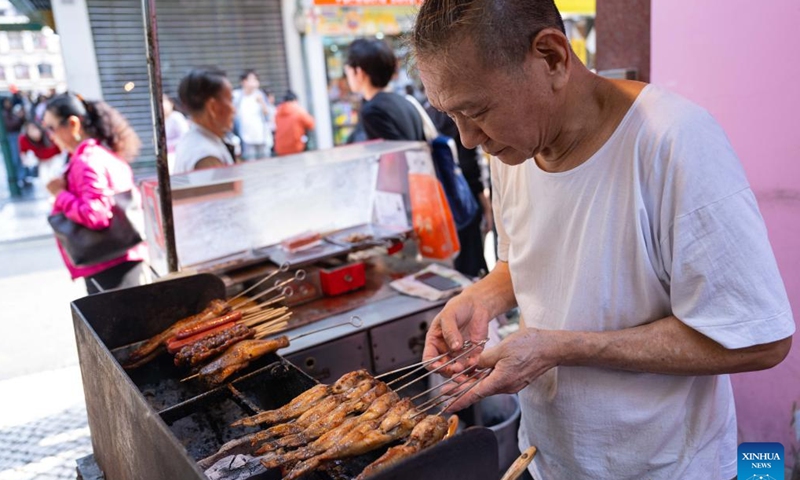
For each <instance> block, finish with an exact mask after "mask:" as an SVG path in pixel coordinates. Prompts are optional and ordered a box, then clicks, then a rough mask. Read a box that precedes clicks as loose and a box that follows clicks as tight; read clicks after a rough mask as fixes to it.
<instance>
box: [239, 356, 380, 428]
mask: <svg viewBox="0 0 800 480" xmlns="http://www.w3.org/2000/svg"><path fill="white" fill-rule="evenodd" d="M366 378H372V375H370V374H369V372H367V371H366V370H356V371H355V372H349V373H346V374H344V375H342V376H341V378H339V380H337V381H336V383H334V384H333V385H316V386H314V387H312V388H310V389H308V390H306V391H305V392H303V393H301V394H300V395H298V396H296V397H295V398H294V399H292V401H291V402H289V403H287V404H286V405H284V406H282V407H281V408H278V409H275V410H268V411H266V412H261V413H258V414H256V415H253V416H252V417H247V418H243V419H241V420H237V421H235V422H233V424H231V426H232V427H241V426H245V427H254V426H256V425H258V424H261V423H263V424H267V425H273V424H276V423H281V422H287V421H289V420H292V419H294V418H297V417H299V416H300V415H302V414H303V413H304V412H305V411H306V410H308V409H309V408H311V407H312V406H313V405H314V404H316V403H317V402H319V401H320V400H321V399H323V398H325V397H327V396H328V395H337V394H340V393H344V392H346V391H348V390H350V389H351V388H353V387H355V386H356V385H357V384H358V383H359V382H361V381H362V380H364V379H366Z"/></svg>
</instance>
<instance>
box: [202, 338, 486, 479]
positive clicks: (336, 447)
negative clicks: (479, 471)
mask: <svg viewBox="0 0 800 480" xmlns="http://www.w3.org/2000/svg"><path fill="white" fill-rule="evenodd" d="M484 343H485V342H478V343H472V342H466V343H465V344H464V346H463V348H462V349H461V350H459V351H458V352H452V353H448V354H444V355H442V356H439V357H437V358H434V359H431V360H428V361H426V362H421V363H418V364H415V365H411V366H408V367H404V368H403V369H400V370H395V371H393V372H388V373H386V374H383V375H380V376H377V377H373V376H372V375H370V374H369V373H368V372H366V371H365V370H358V371H355V372H350V373H347V374H345V375H343V376H342V377H341V378H340V379H339V380H337V381H336V382H335V383H334V384H332V385H317V386H315V387H312V388H311V389H309V390H306V391H305V392H303V393H302V394H300V395H298V396H297V397H295V398H294V399H293V400H292V401H290V402H289V403H288V404H286V405H284V406H283V407H281V408H279V409H276V410H269V411H264V412H259V413H257V414H256V415H253V416H251V417H247V418H243V419H241V420H238V421H236V422H235V423H233V425H232V426H234V427H238V426H246V427H254V426H259V427H260V428H262V429H261V430H259V431H257V432H255V433H251V434H248V435H246V436H244V437H242V438H239V439H236V440H233V441H231V442H228V443H227V444H225V445H223V446H222V448H221V449H220V450H219V451H218V452H217V453H216V454H214V455H212V456H211V457H208V458H206V459H203V460H201V461H200V462H199V463H200V465H201V467H210V466H211V465H213V464H214V463H216V462H218V461H221V460H222V459H223V458H226V457H229V456H231V455H238V454H250V455H255V456H256V457H257V458H259V460H260V462H261V464H262V465H263V466H264V467H265V468H268V469H271V468H280V469H281V470H282V473H283V474H284V477H283V478H284V479H287V480H291V479H297V478H299V477H301V476H302V475H304V474H306V473H308V472H310V471H313V470H317V469H324V468H327V467H330V466H332V465H333V464H334V463H335V462H336V461H338V460H342V459H345V458H349V457H354V456H359V455H362V454H365V453H367V452H370V451H373V450H376V449H379V448H382V447H385V446H388V445H390V444H393V443H397V442H399V441H403V443H402V444H399V445H395V446H393V447H391V448H389V449H388V451H387V452H386V453H385V454H384V455H382V456H381V457H379V458H378V459H377V460H375V461H374V462H373V463H371V464H370V465H368V466H367V467H366V468H365V469H364V470H363V471H362V472H361V474H360V475H359V476H358V477H357V480H363V479H365V478H367V477H369V476H372V475H374V474H375V473H377V472H379V471H382V470H384V469H386V468H388V467H390V466H392V465H394V464H396V463H398V462H400V461H401V460H403V459H404V458H407V457H409V456H411V455H413V454H415V453H417V452H419V451H421V450H424V449H426V448H428V447H430V446H432V445H434V444H436V443H437V442H439V441H441V440H442V439H444V438H446V437H447V436H448V434H449V435H452V434H454V433H455V430H456V428H457V426H458V419H457V418H456V417H455V416H453V417H451V418H450V420H449V421H448V420H445V418H444V417H443V416H442V413H443V412H444V411H445V410H447V408H448V407H449V406H450V405H452V404H453V402H455V401H457V400H458V399H459V398H461V396H463V395H464V394H466V393H467V392H468V391H469V390H471V389H472V388H474V387H475V386H476V385H478V384H479V383H480V382H481V381H482V380H483V379H484V378H486V376H488V374H489V370H488V369H478V368H476V367H471V368H469V369H467V370H466V371H465V372H463V374H462V375H460V376H458V377H453V378H450V379H449V380H446V381H444V382H443V383H442V384H440V385H437V386H436V387H433V388H430V389H428V390H426V391H424V392H422V393H420V394H418V395H416V396H414V397H411V398H401V396H400V392H402V391H403V390H404V389H405V388H407V387H409V386H410V385H412V384H414V383H416V382H419V381H421V380H423V379H424V378H426V377H428V376H429V375H431V374H433V373H435V372H437V371H439V370H441V369H442V368H445V367H446V366H447V365H450V364H452V363H453V362H456V361H458V360H459V359H462V358H464V357H466V356H468V355H471V354H473V353H476V352H477V349H478V348H480V347H481V346H483V344H484ZM447 355H451V356H452V357H453V358H452V360H449V361H447V362H446V363H444V364H443V365H441V366H439V367H437V368H435V369H433V370H430V371H428V372H426V373H424V374H422V375H417V376H416V377H414V378H413V379H411V380H409V381H407V382H406V383H404V384H402V385H400V386H394V387H393V385H396V384H398V383H400V382H402V381H404V380H406V379H407V378H408V377H410V376H412V375H414V374H416V373H417V372H420V371H422V370H425V369H427V368H428V367H429V366H430V365H432V364H433V363H434V362H436V361H438V360H441V359H443V358H444V357H445V356H447ZM405 370H410V371H409V372H407V373H406V374H404V375H402V376H400V377H398V378H395V379H394V380H392V381H389V382H384V381H383V380H381V379H382V378H385V377H387V376H389V375H395V374H397V373H398V372H402V371H405ZM447 384H453V385H449V386H448V385H447ZM442 387H445V388H444V389H443V390H446V391H443V393H440V394H438V395H436V396H434V397H433V398H431V399H429V400H427V401H425V402H423V403H420V404H419V405H416V404H415V403H414V402H415V401H418V400H420V399H422V398H423V397H424V396H426V395H428V394H430V393H431V392H434V391H436V390H439V389H442ZM436 411H438V413H434V412H436Z"/></svg>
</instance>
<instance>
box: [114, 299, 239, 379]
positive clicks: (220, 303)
mask: <svg viewBox="0 0 800 480" xmlns="http://www.w3.org/2000/svg"><path fill="white" fill-rule="evenodd" d="M230 310H231V306H230V305H229V304H228V303H227V302H226V301H224V300H211V302H209V304H208V306H207V307H206V309H205V310H203V311H202V312H200V313H198V314H197V315H192V316H191V317H186V318H184V319H182V320H178V321H177V322H175V323H173V324H172V325H170V326H169V328H167V329H166V330H164V331H163V332H161V333H159V334H158V335H155V336H153V337H151V338H150V339H148V340H147V341H146V342H145V343H144V344H142V345H141V346H139V348H137V349H136V350H134V351H133V352H131V354H130V355H129V356H128V359H127V361H126V364H125V368H136V367H139V366H141V365H143V364H145V363H147V362H148V361H150V360H152V359H153V358H154V357H155V356H156V355H157V354H158V350H159V347H161V346H162V345H164V344H165V343H166V342H167V340H169V339H170V338H171V337H172V336H173V335H175V333H176V332H178V331H180V330H184V329H186V328H190V327H192V326H194V325H197V324H199V323H202V322H207V321H208V320H210V319H212V318H216V317H218V316H220V315H224V314H225V313H228V312H229V311H230Z"/></svg>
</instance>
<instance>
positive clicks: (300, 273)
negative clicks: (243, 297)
mask: <svg viewBox="0 0 800 480" xmlns="http://www.w3.org/2000/svg"><path fill="white" fill-rule="evenodd" d="M305 278H306V271H305V270H297V271H295V272H294V276H293V277H291V278H289V279H286V280H284V281H282V282H276V283H275V286H274V287H272V288H268V289H266V290H264V291H263V292H261V293H259V294H258V295H256V296H253V297H250V301H251V302H255V301H256V300H257V299H259V298H261V297H263V296H264V295H268V294H270V293H272V292H274V291H276V290H280V289H281V288H283V287H285V286H287V285H289V284H290V283H292V282H294V281H300V282H302V281H303V280H305Z"/></svg>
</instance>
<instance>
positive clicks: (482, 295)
mask: <svg viewBox="0 0 800 480" xmlns="http://www.w3.org/2000/svg"><path fill="white" fill-rule="evenodd" d="M464 293H468V294H469V295H474V298H475V299H476V301H477V302H479V303H480V304H481V305H482V306H483V308H485V309H486V310H487V311H488V312H489V316H490V317H496V316H497V315H500V314H502V313H505V312H507V311H509V310H510V309H512V308H514V307H516V306H517V299H516V297H515V296H514V287H513V285H512V283H511V272H510V271H509V269H508V263H507V262H502V261H498V262H497V265H495V267H494V268H493V269H492V271H491V272H489V274H488V275H486V276H485V277H484V278H482V279H481V280H480V281H479V282H477V283H475V284H474V285H471V286H470V287H468V288H467V290H466V291H465V292H464Z"/></svg>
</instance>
